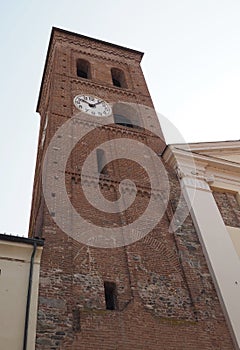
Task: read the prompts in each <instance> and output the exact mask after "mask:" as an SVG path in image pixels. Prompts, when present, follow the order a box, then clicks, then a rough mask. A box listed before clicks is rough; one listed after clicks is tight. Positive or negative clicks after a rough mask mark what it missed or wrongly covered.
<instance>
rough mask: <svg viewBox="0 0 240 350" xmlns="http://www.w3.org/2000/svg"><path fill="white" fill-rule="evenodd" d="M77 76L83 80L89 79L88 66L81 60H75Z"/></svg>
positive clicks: (87, 63) (86, 62)
mask: <svg viewBox="0 0 240 350" xmlns="http://www.w3.org/2000/svg"><path fill="white" fill-rule="evenodd" d="M77 76H78V77H80V78H84V79H90V78H91V76H90V64H89V62H88V61H86V60H83V59H78V60H77Z"/></svg>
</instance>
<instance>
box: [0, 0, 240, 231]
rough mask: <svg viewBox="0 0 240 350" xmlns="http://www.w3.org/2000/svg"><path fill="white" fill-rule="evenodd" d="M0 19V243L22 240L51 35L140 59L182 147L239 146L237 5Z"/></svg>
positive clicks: (92, 3) (54, 3) (8, 12)
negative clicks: (101, 44)
mask: <svg viewBox="0 0 240 350" xmlns="http://www.w3.org/2000/svg"><path fill="white" fill-rule="evenodd" d="M0 16H1V20H0V32H1V38H2V39H1V56H0V62H1V80H0V85H1V108H2V114H1V122H2V127H1V129H0V133H1V134H0V161H1V169H2V170H1V175H0V176H1V181H0V186H1V189H0V190H1V210H0V232H1V233H4V232H6V233H12V234H19V235H27V232H28V222H29V215H30V206H31V195H32V185H33V175H34V168H35V160H36V151H37V149H36V147H37V138H38V128H39V115H38V114H37V113H36V112H35V110H36V102H37V98H38V93H39V88H40V82H41V78H42V72H43V66H44V62H45V56H46V51H47V47H48V42H49V36H50V32H51V28H52V26H56V27H60V28H63V29H67V30H69V31H73V32H77V33H80V34H84V35H87V36H90V37H93V38H97V39H101V40H105V41H109V42H112V43H115V44H118V45H123V46H127V47H130V48H133V49H137V50H140V51H143V52H145V55H144V57H143V61H142V68H143V71H144V74H145V78H146V81H147V84H148V87H149V90H150V93H151V96H152V99H153V102H154V105H155V108H156V110H157V112H159V113H161V114H163V115H164V116H165V117H166V118H168V119H169V120H170V121H171V122H172V123H173V124H174V125H175V126H176V127H177V129H178V130H179V131H180V133H181V134H182V135H183V136H184V138H185V140H186V141H187V142H198V141H218V140H237V139H239V125H240V122H239V115H240V103H239V100H240V99H239V96H240V20H239V18H240V1H239V0H201V1H200V0H148V1H141V0H120V1H116V0H115V1H113V0H101V1H97V0H87V1H81V0H48V1H47V0H41V1H36V0H35V1H30V0H21V1H17V0H15V1H13V0H8V1H1V2H0ZM175 141H176V142H177V141H178V140H172V139H170V138H168V137H167V142H168V143H171V142H175Z"/></svg>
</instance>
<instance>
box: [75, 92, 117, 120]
mask: <svg viewBox="0 0 240 350" xmlns="http://www.w3.org/2000/svg"><path fill="white" fill-rule="evenodd" d="M73 103H74V105H75V106H76V107H77V108H78V109H79V110H80V111H82V112H84V113H87V114H90V115H93V116H96V117H107V116H109V115H110V114H111V113H112V109H111V107H110V106H109V104H108V103H107V102H105V101H104V100H103V99H101V98H99V97H95V96H90V95H77V96H75V97H74V100H73Z"/></svg>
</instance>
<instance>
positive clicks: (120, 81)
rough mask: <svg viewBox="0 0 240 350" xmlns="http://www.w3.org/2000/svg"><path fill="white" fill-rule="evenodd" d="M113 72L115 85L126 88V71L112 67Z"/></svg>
mask: <svg viewBox="0 0 240 350" xmlns="http://www.w3.org/2000/svg"><path fill="white" fill-rule="evenodd" d="M111 74H112V82H113V85H114V86H116V87H120V88H126V87H127V85H126V79H125V74H124V72H123V71H122V70H121V69H119V68H112V69H111Z"/></svg>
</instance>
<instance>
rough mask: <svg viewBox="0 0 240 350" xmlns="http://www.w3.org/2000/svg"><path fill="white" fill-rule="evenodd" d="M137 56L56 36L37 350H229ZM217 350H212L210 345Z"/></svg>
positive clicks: (43, 185) (44, 87) (34, 218)
mask: <svg viewBox="0 0 240 350" xmlns="http://www.w3.org/2000/svg"><path fill="white" fill-rule="evenodd" d="M142 56H143V54H142V53H141V52H139V51H136V50H132V49H128V48H125V47H121V46H118V45H114V44H110V43H107V42H104V41H100V40H96V39H92V38H89V37H86V36H82V35H79V34H76V33H71V32H68V31H65V30H62V29H58V28H53V29H52V33H51V39H50V44H49V49H48V53H47V58H46V64H45V68H44V74H43V79H42V84H41V89H40V95H39V101H38V106H37V111H38V112H39V114H40V117H41V125H40V134H39V145H38V156H37V163H36V173H35V182H34V189H33V200H32V211H31V219H30V228H29V236H30V237H42V238H44V239H45V247H44V250H43V255H42V264H41V275H40V287H39V306H38V322H37V338H36V349H41V350H44V349H55V350H57V349H59V350H60V349H61V350H63V349H65V350H70V349H71V350H78V349H89V350H90V349H99V350H100V349H104V350H109V349H126V350H127V349H134V350H135V349H136V350H137V349H138V350H139V349H156V350H157V349H160V348H162V349H179V350H180V349H181V350H182V349H192V350H196V349H210V348H212V349H213V348H214V349H220V348H222V349H223V348H224V349H233V345H232V341H231V337H230V334H229V331H228V329H227V326H226V324H225V320H224V317H223V315H222V311H221V307H220V304H219V302H218V299H217V296H216V292H215V289H214V287H213V284H212V281H211V278H210V277H209V273H208V269H207V265H206V262H205V259H204V256H203V252H202V249H201V245H200V243H199V241H198V238H197V235H196V232H195V229H194V225H193V223H192V221H191V219H190V217H189V216H188V217H187V218H186V220H185V221H184V223H183V224H182V226H181V228H180V229H179V230H177V231H176V232H172V231H171V230H169V225H170V222H171V220H172V216H173V213H174V211H175V209H176V207H177V202H178V200H179V196H180V186H179V183H178V180H177V177H176V174H175V171H174V170H173V169H171V167H169V166H168V165H167V164H164V161H163V159H162V157H161V155H162V153H163V151H164V149H165V147H166V144H165V141H164V137H163V135H162V132H161V127H160V125H159V122H158V118H157V115H156V112H155V110H154V107H153V103H152V100H151V96H150V94H149V91H148V88H147V85H146V82H145V79H144V76H143V73H142V70H141V67H140V62H141V59H142ZM212 344H214V345H212Z"/></svg>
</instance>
